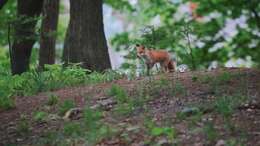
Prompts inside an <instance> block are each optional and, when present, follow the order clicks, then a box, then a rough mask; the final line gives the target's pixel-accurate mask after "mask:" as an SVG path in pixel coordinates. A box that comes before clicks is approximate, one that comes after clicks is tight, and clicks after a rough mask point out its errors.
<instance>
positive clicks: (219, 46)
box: [209, 42, 225, 53]
mask: <svg viewBox="0 0 260 146" xmlns="http://www.w3.org/2000/svg"><path fill="white" fill-rule="evenodd" d="M224 45H225V43H224V42H218V43H216V44H215V45H214V46H213V47H212V48H210V49H209V52H210V53H212V52H216V51H217V50H219V49H221V48H223V47H224Z"/></svg>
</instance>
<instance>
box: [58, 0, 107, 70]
mask: <svg viewBox="0 0 260 146" xmlns="http://www.w3.org/2000/svg"><path fill="white" fill-rule="evenodd" d="M70 4H71V5H70V22H69V27H68V30H67V34H66V40H65V44H64V52H63V61H64V62H65V64H68V63H79V62H81V63H82V66H83V67H84V68H87V69H90V70H96V71H103V70H105V69H108V68H111V63H110V59H109V54H108V47H107V43H106V38H105V33H104V24H103V14H102V13H103V10H102V0H70Z"/></svg>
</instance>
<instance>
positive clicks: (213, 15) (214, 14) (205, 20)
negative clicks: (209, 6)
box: [201, 11, 222, 23]
mask: <svg viewBox="0 0 260 146" xmlns="http://www.w3.org/2000/svg"><path fill="white" fill-rule="evenodd" d="M221 16H222V14H221V13H219V12H217V11H214V12H212V13H210V14H209V15H208V16H204V17H202V20H201V21H202V22H203V23H208V22H210V21H211V20H212V19H217V18H219V17H221Z"/></svg>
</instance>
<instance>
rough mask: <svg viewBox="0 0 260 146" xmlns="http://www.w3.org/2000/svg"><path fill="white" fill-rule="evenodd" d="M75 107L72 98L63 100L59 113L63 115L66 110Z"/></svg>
mask: <svg viewBox="0 0 260 146" xmlns="http://www.w3.org/2000/svg"><path fill="white" fill-rule="evenodd" d="M74 107H75V102H74V101H73V100H65V101H64V102H63V103H62V104H61V105H60V107H59V115H64V114H65V113H66V112H67V111H68V110H70V109H71V108H74Z"/></svg>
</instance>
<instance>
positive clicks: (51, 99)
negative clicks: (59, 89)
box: [47, 94, 59, 106]
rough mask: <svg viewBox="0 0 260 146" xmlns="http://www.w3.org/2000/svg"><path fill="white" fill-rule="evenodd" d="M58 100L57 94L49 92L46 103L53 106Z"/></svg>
mask: <svg viewBox="0 0 260 146" xmlns="http://www.w3.org/2000/svg"><path fill="white" fill-rule="evenodd" d="M58 102H59V97H58V96H57V95H54V94H51V95H49V97H48V100H47V105H50V106H53V105H56V104H57V103H58Z"/></svg>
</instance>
